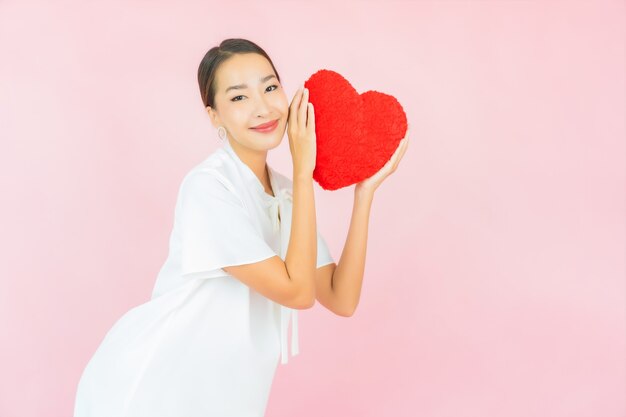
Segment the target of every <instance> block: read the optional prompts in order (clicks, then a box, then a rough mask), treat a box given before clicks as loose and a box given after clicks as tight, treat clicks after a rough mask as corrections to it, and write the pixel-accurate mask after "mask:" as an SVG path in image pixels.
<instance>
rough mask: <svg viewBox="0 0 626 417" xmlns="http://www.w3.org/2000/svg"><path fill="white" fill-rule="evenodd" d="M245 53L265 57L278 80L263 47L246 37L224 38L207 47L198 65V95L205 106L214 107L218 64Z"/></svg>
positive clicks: (278, 77) (277, 76)
mask: <svg viewBox="0 0 626 417" xmlns="http://www.w3.org/2000/svg"><path fill="white" fill-rule="evenodd" d="M247 53H255V54H259V55H263V56H264V57H265V58H267V60H268V61H269V63H270V65H271V66H272V69H273V70H274V72H275V73H276V78H277V79H278V81H279V82H280V75H278V71H276V68H274V63H273V62H272V60H271V59H270V57H269V56H268V55H267V53H265V51H264V50H263V48H261V47H260V46H258V45H257V44H255V43H254V42H252V41H249V40H247V39H241V38H235V39H225V40H223V41H222V43H220V45H219V46H214V47H213V48H211V49H209V52H207V53H206V54H205V55H204V58H202V62H200V66H199V67H198V86H199V87H200V96H201V97H202V103H204V107H205V108H206V107H207V106H211V107H215V106H214V100H215V74H216V72H217V69H218V67H219V66H220V64H221V63H222V62H224V61H226V60H227V59H228V58H230V57H231V56H233V55H235V54H247Z"/></svg>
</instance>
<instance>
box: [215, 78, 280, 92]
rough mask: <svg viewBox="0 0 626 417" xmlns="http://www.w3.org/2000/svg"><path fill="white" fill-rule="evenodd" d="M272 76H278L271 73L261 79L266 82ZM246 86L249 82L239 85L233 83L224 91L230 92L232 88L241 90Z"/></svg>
mask: <svg viewBox="0 0 626 417" xmlns="http://www.w3.org/2000/svg"><path fill="white" fill-rule="evenodd" d="M270 78H276V76H275V75H274V74H270V75H266V76H265V77H263V78H261V79H260V80H259V81H260V82H261V83H264V82H265V81H267V80H269V79H270ZM244 88H248V85H247V84H237V85H231V86H230V87H228V88H227V89H226V91H224V94H226V93H228V92H229V91H230V90H241V89H244Z"/></svg>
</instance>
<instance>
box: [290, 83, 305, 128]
mask: <svg viewBox="0 0 626 417" xmlns="http://www.w3.org/2000/svg"><path fill="white" fill-rule="evenodd" d="M301 99H302V87H300V88H298V91H296V94H295V95H294V97H293V100H292V101H291V105H290V106H289V124H290V125H293V128H294V129H295V128H297V127H298V126H297V125H298V106H299V105H300V101H301Z"/></svg>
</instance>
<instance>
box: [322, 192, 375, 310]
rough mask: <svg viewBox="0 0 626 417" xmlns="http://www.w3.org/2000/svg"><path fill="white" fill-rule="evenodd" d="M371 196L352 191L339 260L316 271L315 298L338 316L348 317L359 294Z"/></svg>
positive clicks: (363, 270) (372, 196) (356, 303)
mask: <svg viewBox="0 0 626 417" xmlns="http://www.w3.org/2000/svg"><path fill="white" fill-rule="evenodd" d="M373 198H374V195H373V194H372V193H368V192H356V191H355V193H354V206H353V207H352V218H351V219H350V228H349V230H348V236H347V237H346V243H345V245H344V248H343V251H342V252H341V257H340V259H339V263H338V264H337V265H336V266H335V264H331V265H329V266H324V267H321V268H318V270H317V275H316V282H317V285H318V288H317V291H316V296H317V300H318V301H319V302H320V303H321V304H322V305H324V306H325V307H326V308H328V309H329V310H331V311H332V312H334V313H335V314H337V315H340V316H344V317H350V316H351V315H352V314H353V313H354V311H355V310H356V307H357V305H358V304H359V299H360V297H361V286H362V283H363V274H364V272H365V253H366V250H367V229H368V224H369V217H370V208H371V206H372V200H373Z"/></svg>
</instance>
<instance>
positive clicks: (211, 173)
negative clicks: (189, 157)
mask: <svg viewBox="0 0 626 417" xmlns="http://www.w3.org/2000/svg"><path fill="white" fill-rule="evenodd" d="M223 152H224V151H223V149H221V148H219V149H217V150H216V151H215V152H213V153H211V154H210V155H209V156H208V157H207V158H205V159H204V160H203V161H201V162H200V163H198V164H196V165H195V166H193V167H192V168H191V169H190V170H189V171H188V172H187V173H186V174H185V175H184V176H183V178H182V180H181V186H180V188H181V190H182V189H183V188H186V189H193V190H197V189H202V190H209V189H213V190H215V191H229V192H231V193H235V194H236V191H235V187H234V186H233V184H232V182H231V181H230V180H229V179H228V173H227V171H228V170H227V169H226V164H227V159H226V158H224V155H223Z"/></svg>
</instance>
